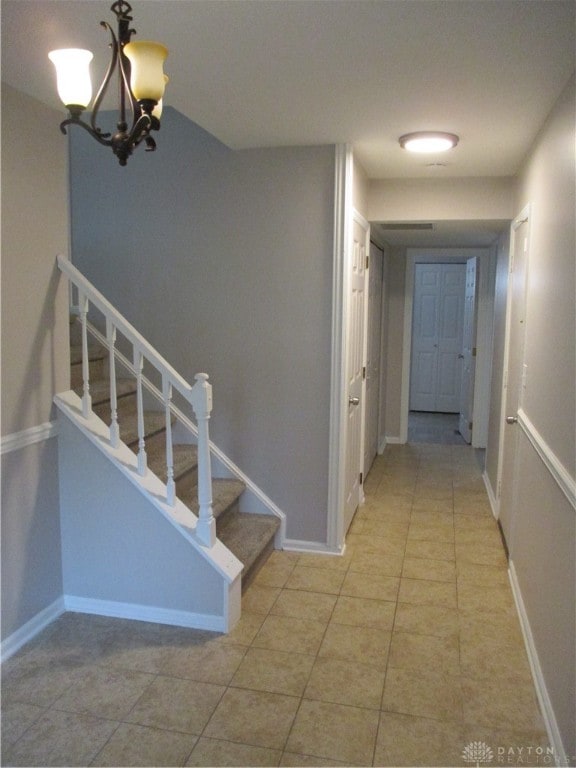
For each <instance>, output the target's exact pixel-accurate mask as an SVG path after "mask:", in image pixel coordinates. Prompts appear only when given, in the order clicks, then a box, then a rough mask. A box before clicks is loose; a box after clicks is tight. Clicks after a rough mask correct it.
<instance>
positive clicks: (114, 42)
mask: <svg viewBox="0 0 576 768" xmlns="http://www.w3.org/2000/svg"><path fill="white" fill-rule="evenodd" d="M100 26H101V27H104V29H107V30H108V31H109V32H110V36H111V37H112V42H111V43H110V48H112V59H111V60H110V64H109V65H108V69H107V71H106V74H105V75H104V80H103V81H102V85H101V86H100V88H99V90H98V93H97V94H96V98H95V99H94V106H93V107H92V116H91V119H90V125H91V126H92V129H93V130H94V131H96V132H97V133H101V130H102V129H101V128H99V127H98V126H97V125H96V118H97V116H98V111H99V109H100V104H101V103H102V100H103V99H104V96H105V94H106V91H107V90H108V84H109V83H110V79H111V78H112V75H113V74H114V70H115V69H116V61H117V59H118V50H119V45H118V40H117V39H116V35H115V34H114V30H113V29H112V27H111V26H110V24H108V22H106V21H101V22H100ZM106 135H108V136H109V135H110V134H106Z"/></svg>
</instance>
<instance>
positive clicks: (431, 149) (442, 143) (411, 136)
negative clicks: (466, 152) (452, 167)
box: [398, 131, 459, 154]
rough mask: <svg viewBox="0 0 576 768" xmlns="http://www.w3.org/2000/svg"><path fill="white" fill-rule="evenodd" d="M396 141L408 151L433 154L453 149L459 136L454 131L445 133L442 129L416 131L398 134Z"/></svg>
mask: <svg viewBox="0 0 576 768" xmlns="http://www.w3.org/2000/svg"><path fill="white" fill-rule="evenodd" d="M398 141H399V143H400V146H401V147H402V149H406V150H407V151H408V152H419V153H422V154H428V153H431V154H433V153H435V152H446V151H448V150H449V149H453V148H454V147H455V146H456V145H457V144H458V141H459V138H458V136H456V134H455V133H445V132H444V131H416V132H415V133H406V134H404V136H400V138H399V139H398Z"/></svg>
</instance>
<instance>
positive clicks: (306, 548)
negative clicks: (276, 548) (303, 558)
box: [282, 539, 346, 556]
mask: <svg viewBox="0 0 576 768" xmlns="http://www.w3.org/2000/svg"><path fill="white" fill-rule="evenodd" d="M282 549H283V550H284V551H286V552H304V553H307V554H312V555H337V556H339V555H343V554H344V551H345V549H346V545H345V544H344V545H342V547H336V548H335V547H330V546H328V545H327V544H322V543H321V542H319V541H304V540H300V539H285V540H284V545H283V547H282Z"/></svg>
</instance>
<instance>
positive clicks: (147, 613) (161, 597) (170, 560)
mask: <svg viewBox="0 0 576 768" xmlns="http://www.w3.org/2000/svg"><path fill="white" fill-rule="evenodd" d="M54 402H55V404H56V406H57V407H58V409H59V413H60V422H61V423H60V437H59V460H60V496H61V509H62V515H61V525H62V548H63V552H62V560H63V576H64V592H65V604H66V607H67V608H68V609H69V610H76V611H82V612H87V613H101V614H105V615H113V616H123V617H125V618H132V619H142V620H146V621H156V622H158V623H168V624H177V625H180V626H188V627H196V628H200V629H209V630H213V631H218V632H229V631H230V630H231V629H232V628H233V626H234V624H235V623H236V621H237V620H238V619H239V617H240V598H241V573H242V568H243V566H242V563H241V562H240V561H239V560H238V559H237V558H236V557H235V556H234V554H232V552H230V550H229V549H227V548H226V547H225V546H224V544H223V543H222V542H221V541H219V540H217V541H216V543H215V545H214V546H213V547H209V548H208V547H205V546H203V545H202V544H201V543H200V542H199V541H198V539H197V538H196V534H195V529H196V524H197V520H198V519H197V517H196V515H194V514H193V513H192V512H191V511H190V509H188V507H187V506H185V505H184V504H183V503H182V502H181V501H180V500H179V499H176V503H175V505H174V506H170V505H169V504H168V503H167V502H166V487H165V485H164V483H162V481H161V480H160V479H159V478H158V477H157V476H156V475H155V474H154V473H153V472H151V471H148V472H147V473H146V475H145V476H141V475H139V474H138V462H137V457H136V456H135V454H134V453H133V452H132V451H131V450H130V448H129V447H128V446H127V445H125V444H124V443H120V445H119V447H118V448H113V447H112V446H111V444H110V431H109V428H108V427H107V426H106V424H105V423H104V422H103V421H102V420H101V419H100V418H99V417H98V416H96V415H95V414H94V413H91V414H90V415H89V416H88V418H85V417H84V416H83V415H82V401H81V399H80V398H79V397H78V395H77V394H76V393H75V392H73V391H72V390H70V391H68V392H64V393H61V394H59V395H57V396H56V397H55V398H54ZM62 417H64V418H62ZM94 448H96V449H97V451H94ZM81 454H82V455H81ZM158 513H160V514H158ZM170 578H172V581H170Z"/></svg>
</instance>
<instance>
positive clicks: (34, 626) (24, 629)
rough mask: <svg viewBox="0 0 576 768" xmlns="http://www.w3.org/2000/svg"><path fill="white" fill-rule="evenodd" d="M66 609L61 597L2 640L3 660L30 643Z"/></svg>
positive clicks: (0, 655)
mask: <svg viewBox="0 0 576 768" xmlns="http://www.w3.org/2000/svg"><path fill="white" fill-rule="evenodd" d="M65 610H66V608H65V606H64V598H63V597H59V598H58V599H57V600H54V602H53V603H52V604H51V605H48V606H47V607H46V608H44V609H43V610H41V611H40V612H39V613H37V614H36V615H35V616H33V617H32V618H31V619H30V621H27V622H26V624H23V625H22V626H21V627H20V629H17V630H16V632H13V633H12V634H11V635H9V636H8V637H7V638H5V639H4V640H3V641H2V645H1V646H0V657H1V659H2V661H3V662H4V661H7V660H8V659H9V658H10V657H11V656H13V655H14V654H15V653H16V652H17V651H19V650H20V648H22V646H23V645H26V643H29V642H30V640H32V639H33V638H34V637H36V635H37V634H39V633H40V632H42V630H43V629H46V627H47V626H48V625H49V624H51V623H52V622H53V621H54V620H55V619H57V618H58V616H61V615H62V614H63V613H64V611H65Z"/></svg>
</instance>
